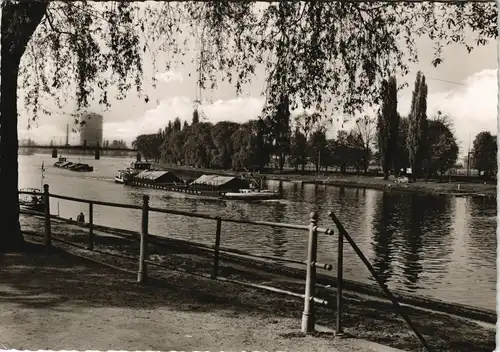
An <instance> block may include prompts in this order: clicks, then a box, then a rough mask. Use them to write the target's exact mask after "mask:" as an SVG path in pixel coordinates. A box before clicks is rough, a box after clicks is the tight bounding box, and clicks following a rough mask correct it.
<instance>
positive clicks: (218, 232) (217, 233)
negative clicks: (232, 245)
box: [212, 217, 222, 279]
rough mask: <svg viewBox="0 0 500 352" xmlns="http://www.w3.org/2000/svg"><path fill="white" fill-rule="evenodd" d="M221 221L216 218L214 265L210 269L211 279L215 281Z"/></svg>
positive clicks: (217, 267) (217, 272) (217, 268)
mask: <svg viewBox="0 0 500 352" xmlns="http://www.w3.org/2000/svg"><path fill="white" fill-rule="evenodd" d="M221 227H222V220H221V218H220V217H217V229H216V230H215V246H214V265H213V267H212V279H217V275H218V274H219V255H220V253H219V252H220V234H221Z"/></svg>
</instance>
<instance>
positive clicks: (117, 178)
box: [115, 177, 125, 184]
mask: <svg viewBox="0 0 500 352" xmlns="http://www.w3.org/2000/svg"><path fill="white" fill-rule="evenodd" d="M115 182H116V183H121V184H123V183H125V180H124V179H123V178H119V177H115Z"/></svg>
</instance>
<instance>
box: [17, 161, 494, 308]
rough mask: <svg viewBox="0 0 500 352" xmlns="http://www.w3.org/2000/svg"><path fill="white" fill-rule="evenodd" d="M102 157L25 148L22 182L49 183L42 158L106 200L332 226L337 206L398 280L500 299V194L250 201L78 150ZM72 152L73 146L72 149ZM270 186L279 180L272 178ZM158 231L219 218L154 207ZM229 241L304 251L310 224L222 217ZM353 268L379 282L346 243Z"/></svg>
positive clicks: (211, 232)
mask: <svg viewBox="0 0 500 352" xmlns="http://www.w3.org/2000/svg"><path fill="white" fill-rule="evenodd" d="M74 158H75V160H76V159H77V158H80V159H81V161H82V162H86V163H89V164H91V165H93V166H94V170H95V171H94V172H92V173H76V172H71V171H68V170H61V169H58V168H55V167H53V166H52V165H53V163H54V162H55V159H51V158H50V156H49V155H38V154H37V155H33V156H20V157H19V165H20V166H19V168H20V175H19V183H20V184H19V186H20V187H21V188H23V187H40V182H41V180H40V171H39V168H40V164H41V162H42V160H44V161H45V165H46V172H45V180H44V182H45V183H47V184H49V185H50V191H51V193H54V194H62V195H68V196H74V197H82V198H86V199H94V200H101V201H109V202H117V203H129V204H141V202H142V196H143V195H144V194H149V196H150V204H151V206H154V207H166V208H171V209H176V210H183V211H188V212H197V213H204V214H211V215H219V216H222V217H231V218H237V219H252V220H266V221H276V222H290V223H298V224H308V222H309V214H310V212H311V211H317V212H319V215H320V221H319V225H320V226H324V227H330V226H333V224H332V222H331V220H329V219H328V218H327V214H328V212H329V211H335V212H336V214H337V216H338V217H339V219H340V220H341V221H342V223H343V224H344V227H345V228H346V229H347V231H348V232H349V233H350V234H351V236H352V237H353V238H354V240H355V241H356V243H357V244H358V246H359V247H360V248H361V250H362V251H363V253H365V255H366V256H367V257H368V259H369V260H370V262H371V263H372V264H373V266H374V267H375V270H376V272H377V273H378V274H379V275H380V277H381V278H382V279H383V281H384V282H385V283H386V284H387V285H388V286H389V288H397V289H399V290H402V291H406V292H411V293H416V294H421V295H428V296H431V297H433V298H438V299H442V300H444V301H447V302H455V303H463V304H469V305H472V306H477V307H483V308H488V309H492V310H493V309H495V300H496V291H495V288H496V224H497V223H496V214H497V208H496V199H489V198H483V197H467V198H465V197H464V198H459V197H453V196H434V195H422V194H419V193H398V192H390V193H387V192H381V191H378V190H368V189H358V188H346V187H333V186H323V185H299V184H294V183H282V188H283V192H284V195H285V200H280V201H265V202H257V203H245V202H240V201H220V200H212V199H199V198H194V197H190V196H186V195H182V194H176V193H168V192H165V191H161V190H151V189H143V188H132V187H128V186H123V185H120V184H115V183H114V181H113V178H114V175H115V173H116V170H118V169H122V168H124V166H126V165H128V164H129V163H130V161H132V159H125V158H106V157H104V158H102V159H101V160H93V159H92V158H90V157H83V156H74ZM68 159H69V160H72V157H71V156H68ZM268 186H269V187H279V186H280V184H279V182H276V181H268ZM80 211H83V212H84V214H85V216H86V218H87V219H88V205H86V204H78V203H75V202H69V201H64V200H57V199H52V200H51V212H52V213H54V214H57V213H59V214H60V215H61V216H64V217H68V218H69V217H73V218H74V219H75V218H76V215H77V214H78V213H79V212H80ZM94 221H95V222H96V223H97V224H100V225H106V226H113V227H117V228H126V229H135V230H138V231H139V230H140V211H138V210H129V209H118V208H110V207H102V206H94ZM149 229H150V232H151V233H152V234H155V235H159V236H164V235H167V234H168V235H169V236H173V237H176V238H181V239H185V240H193V241H199V242H203V243H209V244H212V243H213V241H214V236H215V222H214V221H210V220H203V219H195V218H186V217H182V216H174V215H168V214H157V213H152V214H150V223H149ZM221 244H222V245H223V246H226V247H233V248H238V249H241V250H246V251H250V252H254V253H258V254H264V255H273V256H279V257H286V258H293V259H297V260H303V259H305V257H306V251H307V233H306V232H303V231H297V230H283V229H273V228H269V227H261V226H250V225H245V224H232V223H223V225H222V243H221ZM344 250H345V254H344V270H345V273H344V277H345V278H346V279H350V280H356V281H361V282H369V283H370V282H371V283H374V280H373V279H372V278H371V276H370V274H369V272H368V270H367V269H366V268H365V267H364V265H363V263H362V262H361V261H360V259H359V258H358V257H357V255H356V254H355V253H354V251H353V250H352V249H351V248H350V247H349V245H348V244H346V245H344ZM318 260H319V261H321V262H325V263H331V264H332V265H333V266H334V271H333V273H335V270H336V269H335V266H336V265H335V264H336V263H335V262H336V238H334V237H327V236H325V235H320V239H319V249H318Z"/></svg>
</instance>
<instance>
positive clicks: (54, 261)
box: [0, 246, 397, 352]
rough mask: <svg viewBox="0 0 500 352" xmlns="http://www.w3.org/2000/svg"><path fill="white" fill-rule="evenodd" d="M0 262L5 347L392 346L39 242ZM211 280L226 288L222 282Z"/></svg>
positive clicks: (0, 334)
mask: <svg viewBox="0 0 500 352" xmlns="http://www.w3.org/2000/svg"><path fill="white" fill-rule="evenodd" d="M0 262H1V268H0V302H1V307H2V309H1V310H0V344H1V345H3V346H4V347H5V348H13V349H29V350H39V349H51V350H61V349H65V350H75V349H76V350H161V351H167V350H177V351H179V350H211V351H221V350H226V351H228V350H231V351H243V350H283V351H284V350H286V351H345V352H348V351H360V352H361V351H381V352H382V351H386V352H389V351H397V350H394V349H391V348H387V347H385V346H381V345H377V344H374V343H371V342H367V341H363V340H359V339H342V340H338V339H333V338H332V336H331V334H329V333H323V334H319V335H318V336H314V337H313V336H307V337H304V336H300V334H297V333H296V332H297V331H298V330H299V328H300V321H299V319H297V318H287V317H282V316H275V315H274V314H269V313H268V312H263V311H262V310H261V309H259V307H258V306H254V305H252V304H251V303H250V304H248V305H242V304H240V302H235V303H232V302H231V297H230V296H227V297H224V295H221V296H218V297H217V296H213V295H211V294H210V293H204V292H203V290H201V289H200V290H193V289H192V288H191V289H189V290H185V289H184V288H182V287H179V286H176V285H173V284H168V283H161V282H153V283H150V284H148V285H147V286H142V285H139V284H137V283H135V280H134V278H133V277H131V276H130V275H127V274H126V273H123V272H120V271H116V270H113V269H110V268H107V267H105V266H102V265H99V264H95V263H91V262H88V261H86V260H82V259H80V258H77V257H74V256H71V255H68V254H66V253H63V252H59V251H58V252H56V253H52V254H47V253H45V252H44V250H43V248H41V247H39V246H35V247H34V248H33V249H32V251H31V252H30V253H27V254H8V255H4V256H3V257H1V259H0ZM192 280H194V281H197V280H203V279H192ZM205 281H209V280H205ZM192 284H194V282H192ZM198 284H199V285H200V286H204V285H207V282H199V283H198ZM210 285H211V286H212V287H213V288H215V286H220V287H218V290H219V292H221V293H223V292H224V291H225V289H224V286H225V285H223V284H221V283H214V282H210ZM246 294H247V295H249V296H251V295H252V292H247V293H246Z"/></svg>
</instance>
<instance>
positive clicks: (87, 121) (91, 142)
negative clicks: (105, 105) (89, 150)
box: [80, 113, 103, 147]
mask: <svg viewBox="0 0 500 352" xmlns="http://www.w3.org/2000/svg"><path fill="white" fill-rule="evenodd" d="M81 122H84V124H83V125H82V127H81V131H80V145H86V146H90V147H94V146H96V145H98V144H99V145H100V146H102V142H103V140H102V124H103V117H102V115H99V114H94V113H90V114H85V115H83V118H82V120H81Z"/></svg>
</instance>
